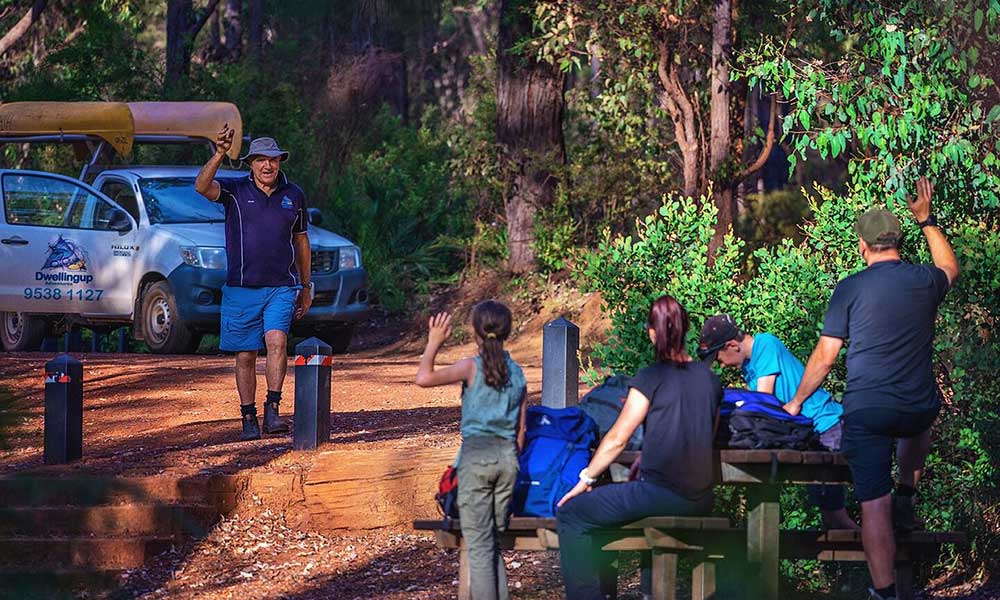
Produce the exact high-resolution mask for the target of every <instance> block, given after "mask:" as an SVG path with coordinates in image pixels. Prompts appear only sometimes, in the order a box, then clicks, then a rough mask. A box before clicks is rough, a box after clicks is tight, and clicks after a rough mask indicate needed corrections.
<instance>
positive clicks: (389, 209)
mask: <svg viewBox="0 0 1000 600" xmlns="http://www.w3.org/2000/svg"><path fill="white" fill-rule="evenodd" d="M371 135H372V138H371V139H373V140H380V141H379V142H378V143H377V144H375V145H374V146H373V147H372V149H370V150H367V151H363V152H360V153H358V154H356V155H355V156H354V157H352V159H351V162H350V163H348V164H347V165H346V166H345V167H344V168H343V172H342V174H341V175H340V176H338V177H337V178H336V179H335V180H334V181H332V183H331V184H330V185H329V188H328V191H327V192H326V194H325V197H324V198H321V200H320V202H321V204H320V205H321V206H322V207H323V208H324V209H326V214H327V216H328V217H329V218H330V221H331V227H332V228H333V229H334V230H336V231H338V232H342V233H343V234H344V235H347V236H348V237H351V238H352V239H353V240H354V241H355V242H356V243H357V244H358V245H359V246H360V247H361V249H362V252H363V260H364V263H365V268H366V269H367V270H368V274H369V277H370V279H371V282H372V287H373V289H374V290H375V293H376V294H377V297H378V299H379V301H380V302H381V303H382V304H383V305H384V306H385V307H386V308H388V309H389V310H399V309H401V308H403V307H405V306H406V304H407V299H408V297H409V296H410V295H411V294H413V293H414V292H421V291H426V289H425V288H423V289H422V288H419V287H418V282H419V284H420V285H423V286H427V285H429V284H431V283H434V282H435V281H439V280H441V279H442V278H445V277H447V276H449V275H450V274H452V273H455V272H456V271H457V270H458V269H459V268H460V266H461V264H462V252H461V249H460V248H459V245H460V243H461V242H460V240H461V239H464V238H465V237H466V236H468V235H470V234H471V231H469V229H471V227H470V225H471V223H470V218H469V214H468V210H467V202H466V201H465V197H464V195H463V194H462V189H461V187H460V186H459V185H458V184H457V182H454V181H453V180H452V177H451V169H450V166H449V157H450V156H449V152H448V147H447V144H446V141H445V140H444V139H442V138H441V137H440V136H437V135H436V134H435V133H434V132H432V131H431V130H430V129H428V128H426V127H420V128H415V127H408V126H406V125H403V123H402V122H401V120H400V119H399V118H398V117H396V116H394V115H392V114H390V113H389V112H387V111H383V112H382V113H380V115H379V116H378V117H377V118H376V120H375V123H374V124H373V131H372V134H371Z"/></svg>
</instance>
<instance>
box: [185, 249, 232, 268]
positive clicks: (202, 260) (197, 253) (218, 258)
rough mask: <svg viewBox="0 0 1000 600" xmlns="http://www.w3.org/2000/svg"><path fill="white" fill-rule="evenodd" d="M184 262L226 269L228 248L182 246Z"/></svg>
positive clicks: (193, 265) (202, 266)
mask: <svg viewBox="0 0 1000 600" xmlns="http://www.w3.org/2000/svg"><path fill="white" fill-rule="evenodd" d="M181 260H183V261H184V264H186V265H189V266H192V267H200V268H202V269H225V268H226V249H225V248H208V247H201V246H181Z"/></svg>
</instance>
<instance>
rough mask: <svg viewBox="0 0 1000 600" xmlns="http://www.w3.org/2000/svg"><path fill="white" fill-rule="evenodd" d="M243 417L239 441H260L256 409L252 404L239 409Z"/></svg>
mask: <svg viewBox="0 0 1000 600" xmlns="http://www.w3.org/2000/svg"><path fill="white" fill-rule="evenodd" d="M240 413H241V414H242V415H243V435H241V436H240V439H241V440H243V441H244V442H246V441H248V440H259V439H260V426H259V425H258V424H257V407H256V406H255V405H253V404H250V405H247V406H241V407H240Z"/></svg>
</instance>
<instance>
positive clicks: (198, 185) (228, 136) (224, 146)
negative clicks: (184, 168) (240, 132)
mask: <svg viewBox="0 0 1000 600" xmlns="http://www.w3.org/2000/svg"><path fill="white" fill-rule="evenodd" d="M235 133H236V130H235V129H230V128H229V124H228V123H226V124H225V125H223V127H222V131H220V132H219V139H218V141H217V142H216V143H215V154H213V155H212V158H210V159H208V162H207V163H205V166H204V167H202V168H201V171H198V177H196V178H195V180H194V191H196V192H198V193H199V194H201V195H202V196H204V197H206V198H208V199H209V200H211V201H212V202H215V201H216V200H218V199H219V194H220V193H222V187H221V186H220V185H219V182H218V181H216V180H215V174H216V173H218V172H219V167H220V166H222V159H223V158H225V156H226V152H229V148H231V147H232V145H233V135H234V134H235Z"/></svg>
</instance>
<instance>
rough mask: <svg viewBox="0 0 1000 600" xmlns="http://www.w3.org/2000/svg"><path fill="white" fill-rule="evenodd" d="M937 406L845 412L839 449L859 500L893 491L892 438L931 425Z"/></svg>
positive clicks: (927, 427) (916, 433)
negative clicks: (903, 409)
mask: <svg viewBox="0 0 1000 600" xmlns="http://www.w3.org/2000/svg"><path fill="white" fill-rule="evenodd" d="M940 410H941V406H940V405H938V406H935V407H934V408H933V409H928V410H924V411H921V412H902V411H899V410H896V409H892V408H861V409H858V410H854V411H851V412H849V413H846V414H844V417H843V419H844V444H843V448H842V451H843V453H844V457H845V458H847V464H848V465H850V467H851V477H853V478H854V495H855V496H857V498H858V500H860V501H861V502H865V501H868V500H874V499H876V498H881V497H882V496H885V495H886V494H888V493H889V492H891V491H892V451H893V446H894V442H895V441H896V439H898V438H912V437H915V436H917V435H920V434H921V433H923V432H925V431H927V430H928V429H930V427H931V425H933V424H934V420H935V419H936V418H937V415H938V412H939V411H940Z"/></svg>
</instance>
